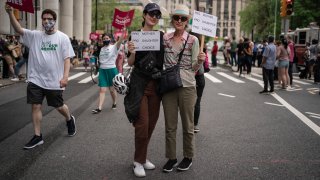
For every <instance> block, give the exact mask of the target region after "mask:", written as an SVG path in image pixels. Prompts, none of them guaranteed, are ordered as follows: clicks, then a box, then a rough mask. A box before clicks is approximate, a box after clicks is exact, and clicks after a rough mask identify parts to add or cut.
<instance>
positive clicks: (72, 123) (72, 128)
mask: <svg viewBox="0 0 320 180" xmlns="http://www.w3.org/2000/svg"><path fill="white" fill-rule="evenodd" d="M67 127H68V136H74V135H76V133H77V131H76V119H75V118H74V116H72V115H71V119H70V120H69V121H67Z"/></svg>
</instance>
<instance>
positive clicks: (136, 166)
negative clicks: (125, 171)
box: [133, 162, 146, 177]
mask: <svg viewBox="0 0 320 180" xmlns="http://www.w3.org/2000/svg"><path fill="white" fill-rule="evenodd" d="M133 172H134V175H136V176H137V177H145V176H146V172H145V171H144V168H143V165H142V164H140V163H138V162H133Z"/></svg>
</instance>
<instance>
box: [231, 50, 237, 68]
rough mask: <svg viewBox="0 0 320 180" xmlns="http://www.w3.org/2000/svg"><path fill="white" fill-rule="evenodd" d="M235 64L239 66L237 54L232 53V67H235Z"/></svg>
mask: <svg viewBox="0 0 320 180" xmlns="http://www.w3.org/2000/svg"><path fill="white" fill-rule="evenodd" d="M233 62H234V65H235V66H236V65H237V64H238V63H237V52H231V60H230V64H231V66H233Z"/></svg>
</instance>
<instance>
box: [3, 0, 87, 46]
mask: <svg viewBox="0 0 320 180" xmlns="http://www.w3.org/2000/svg"><path fill="white" fill-rule="evenodd" d="M4 5H5V1H0V7H4ZM33 5H34V7H35V13H34V14H31V13H25V12H19V11H18V12H16V13H15V14H16V17H17V18H18V20H19V21H20V24H21V25H22V27H24V28H27V29H38V30H41V29H42V25H41V13H42V11H43V10H44V9H52V10H54V11H55V12H56V13H57V16H58V18H57V24H58V29H59V30H60V31H62V32H64V33H65V34H67V35H68V36H69V37H73V36H75V37H76V39H79V40H85V41H88V40H89V34H90V33H91V19H92V18H91V17H92V15H91V14H92V13H91V12H92V7H91V6H92V0H34V4H33ZM0 22H1V26H0V34H14V30H13V28H12V27H11V26H10V21H9V17H8V15H7V14H6V12H5V11H4V10H1V11H0Z"/></svg>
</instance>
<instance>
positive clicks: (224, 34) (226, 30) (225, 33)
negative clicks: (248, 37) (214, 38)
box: [223, 29, 228, 37]
mask: <svg viewBox="0 0 320 180" xmlns="http://www.w3.org/2000/svg"><path fill="white" fill-rule="evenodd" d="M226 36H228V29H223V37H226Z"/></svg>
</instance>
